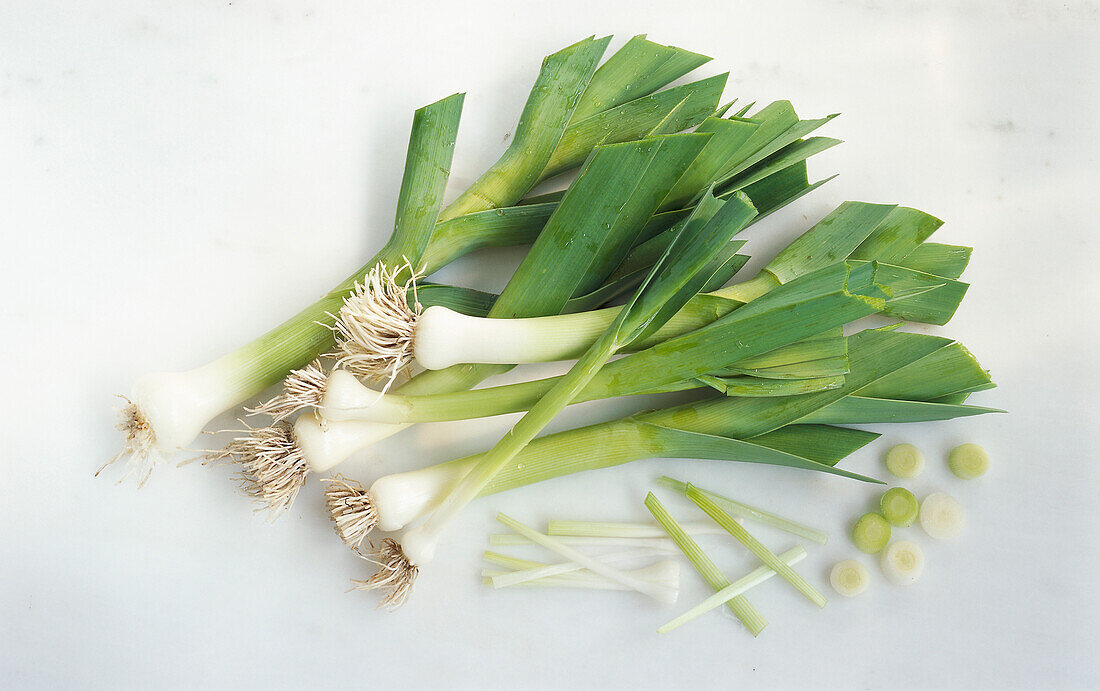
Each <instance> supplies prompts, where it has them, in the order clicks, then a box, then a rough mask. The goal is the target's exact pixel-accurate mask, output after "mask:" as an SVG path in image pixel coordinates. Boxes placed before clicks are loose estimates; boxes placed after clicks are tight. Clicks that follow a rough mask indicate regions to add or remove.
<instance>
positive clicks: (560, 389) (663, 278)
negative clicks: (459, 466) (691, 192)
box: [402, 168, 756, 563]
mask: <svg viewBox="0 0 1100 691" xmlns="http://www.w3.org/2000/svg"><path fill="white" fill-rule="evenodd" d="M682 170H683V168H680V170H679V171H677V177H678V176H679V173H680V172H682ZM673 179H675V178H673ZM653 189H654V190H661V189H662V188H660V187H654V188H653ZM663 189H668V187H667V186H666V187H664V188H663ZM568 196H569V195H566V198H567V199H568ZM659 199H660V197H659V196H658V197H656V198H655V199H653V201H652V203H653V204H654V205H655V204H656V203H657V201H658V200H659ZM562 204H563V206H564V204H565V200H563V202H562ZM655 210H656V209H655V208H653V207H651V208H650V209H649V213H647V214H646V217H648V215H649V214H651V213H653V211H655ZM755 214H756V210H755V209H753V207H752V205H751V204H750V203H749V202H748V198H747V197H741V198H739V199H734V200H731V201H728V202H725V203H722V202H718V201H717V200H714V199H713V198H711V200H710V203H707V202H706V200H704V202H703V203H700V204H699V205H698V206H697V207H696V209H695V211H694V212H693V214H692V216H691V217H689V218H688V220H687V221H686V222H685V223H684V225H683V230H681V233H680V235H679V236H678V237H677V238H676V240H674V241H673V242H672V244H671V245H670V246H669V250H668V252H667V253H666V255H665V257H663V258H662V260H661V262H659V263H658V264H657V265H656V266H655V267H654V269H653V272H652V274H651V275H650V278H649V279H648V280H647V281H646V282H645V283H643V285H642V287H641V288H640V289H639V291H638V292H637V293H636V294H635V295H634V297H633V299H632V300H631V301H630V302H629V303H628V304H627V306H626V307H625V308H624V309H623V310H622V311H621V312H620V313H619V316H618V317H617V318H616V320H615V322H614V323H613V324H612V326H611V327H609V328H608V330H607V331H606V332H605V334H604V336H602V337H600V339H598V340H597V341H596V343H595V344H593V346H592V347H591V348H590V349H589V350H588V352H586V353H585V354H584V355H583V356H582V357H581V358H580V359H579V360H578V361H577V363H576V364H575V365H574V366H573V368H572V369H571V370H570V371H569V373H567V374H566V375H565V376H564V377H563V378H562V379H561V380H559V382H558V383H557V384H556V385H555V386H554V387H553V388H552V389H551V390H550V391H548V392H547V393H546V394H544V395H543V396H542V398H540V399H539V401H538V402H537V403H536V404H535V405H533V406H532V407H531V409H530V410H529V411H528V412H527V413H526V414H525V415H524V416H523V417H522V418H521V419H520V421H519V422H517V423H516V424H515V425H514V426H513V427H512V429H511V430H509V432H508V433H507V434H506V435H505V436H504V438H503V439H502V440H501V441H500V442H498V444H497V445H496V446H494V447H493V448H492V449H490V450H489V451H488V452H487V453H486V454H485V455H483V456H482V458H481V459H480V460H479V461H478V463H477V464H476V465H475V466H474V468H473V469H471V471H470V472H469V473H468V474H467V475H466V476H465V477H464V478H463V479H462V480H461V481H460V482H459V483H458V485H456V486H455V487H454V488H452V489H451V491H450V492H449V493H448V494H447V497H446V498H445V499H444V500H443V502H442V503H441V504H440V505H439V508H438V509H436V510H435V511H434V512H433V513H432V515H431V516H429V517H428V519H427V520H426V521H425V523H424V524H423V525H421V526H419V527H417V528H414V529H413V530H411V531H409V532H408V533H406V534H405V536H404V538H403V540H402V549H403V550H404V551H405V554H406V556H409V557H410V559H411V560H412V562H413V563H423V562H425V561H428V560H430V559H431V556H432V554H433V552H434V548H435V543H436V542H437V541H438V539H439V536H440V535H441V534H442V532H443V530H444V529H445V528H446V526H447V525H449V523H450V522H451V521H452V520H453V519H454V518H455V516H457V514H458V513H459V512H460V511H461V510H462V509H463V508H465V507H466V505H467V504H469V503H470V501H472V500H473V499H474V498H475V497H476V496H477V495H478V494H479V493H480V492H481V491H482V489H484V488H485V486H486V485H487V484H488V483H489V482H491V481H492V479H493V477H495V476H496V475H497V473H499V472H500V471H501V470H502V469H503V468H504V467H505V466H507V464H508V462H509V461H511V460H512V459H514V458H515V456H516V455H517V454H518V453H519V452H520V451H522V450H523V447H524V446H526V445H527V444H528V443H530V442H531V440H532V439H534V438H535V436H536V435H537V434H538V433H539V432H540V431H542V429H543V428H544V427H545V426H546V425H547V424H549V422H550V421H551V420H552V419H553V418H554V417H555V416H557V414H558V413H559V412H561V410H562V409H564V408H565V407H566V406H567V405H569V403H570V402H572V400H573V399H574V398H575V397H576V396H577V395H578V394H579V393H580V392H581V391H582V390H583V389H584V387H585V385H586V384H588V382H589V381H591V380H592V379H593V378H594V377H595V376H596V375H597V374H598V373H599V371H600V368H602V367H603V366H604V364H606V363H607V361H608V360H609V359H610V358H611V356H612V355H614V353H615V352H616V351H618V350H620V349H621V348H623V347H624V346H626V345H628V344H629V343H630V342H631V341H634V340H636V339H638V338H642V337H644V336H645V335H647V334H648V333H651V332H653V331H656V330H657V329H659V328H660V326H661V325H662V323H663V322H664V321H667V319H669V318H670V317H671V316H672V315H674V314H675V313H676V312H677V311H679V309H680V308H681V307H682V306H683V304H684V303H686V302H687V301H688V300H689V299H690V298H691V296H693V295H694V294H695V293H696V292H697V291H698V289H699V288H700V287H701V286H702V285H703V283H705V282H706V280H707V279H708V278H710V276H709V275H705V276H699V272H700V270H701V269H702V268H704V267H705V266H706V265H707V264H708V262H709V261H710V260H711V258H712V257H713V256H714V255H715V254H716V253H717V252H718V251H719V250H720V249H721V248H722V247H723V246H724V245H725V243H727V242H729V240H730V238H731V237H732V236H733V235H734V234H735V233H737V232H739V231H740V230H741V229H743V228H744V227H745V225H746V224H747V223H748V221H749V220H750V219H751V218H752V217H753V216H754V215H755ZM552 221H553V219H551V222H552ZM410 552H411V554H410Z"/></svg>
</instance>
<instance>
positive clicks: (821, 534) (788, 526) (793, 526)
mask: <svg viewBox="0 0 1100 691" xmlns="http://www.w3.org/2000/svg"><path fill="white" fill-rule="evenodd" d="M657 484H658V485H662V486H664V487H668V488H669V489H674V490H676V491H677V492H679V493H680V494H684V495H686V494H687V487H688V483H686V482H681V481H680V480H675V479H673V478H670V477H668V476H667V475H662V476H661V477H660V478H658V479H657ZM695 489H697V490H699V492H700V493H701V494H703V495H705V496H706V497H707V498H709V499H710V500H711V501H713V502H714V503H715V504H717V505H718V506H720V507H722V510H723V511H725V512H726V513H728V514H730V515H732V516H736V517H738V518H747V519H749V520H752V521H756V522H757V523H763V524H764V525H770V526H772V527H773V528H779V529H780V530H783V531H786V532H788V533H790V534H792V535H797V536H799V537H802V538H805V539H807V540H813V541H814V542H816V543H818V544H822V545H824V544H825V543H826V542H828V541H829V534H828V533H826V532H825V531H823V530H818V529H817V528H812V527H810V526H808V525H805V524H804V523H799V522H798V521H795V520H793V519H790V518H785V517H783V516H780V515H779V514H776V513H772V512H771V511H767V510H765V509H761V508H759V507H756V506H750V505H749V504H743V503H741V502H739V501H734V500H733V499H730V498H729V497H723V496H722V495H720V494H715V493H714V492H710V491H708V490H705V489H700V488H698V487H696V488H695Z"/></svg>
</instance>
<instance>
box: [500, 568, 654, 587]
mask: <svg viewBox="0 0 1100 691" xmlns="http://www.w3.org/2000/svg"><path fill="white" fill-rule="evenodd" d="M506 573H508V572H507V571H499V570H494V569H482V571H481V584H482V585H487V586H492V585H493V578H494V577H495V576H500V575H502V574H506ZM514 587H516V588H578V589H582V590H628V591H630V592H634V591H633V590H632V589H631V588H627V587H626V586H625V585H623V584H622V583H616V582H615V581H609V580H607V579H606V578H603V577H596V578H576V577H571V576H554V577H551V578H543V579H541V580H537V581H527V582H525V583H518V584H516V585H515V586H514Z"/></svg>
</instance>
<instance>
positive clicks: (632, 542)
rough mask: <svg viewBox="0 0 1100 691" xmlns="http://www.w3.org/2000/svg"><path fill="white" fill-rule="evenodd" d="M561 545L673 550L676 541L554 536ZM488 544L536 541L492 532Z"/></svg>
mask: <svg viewBox="0 0 1100 691" xmlns="http://www.w3.org/2000/svg"><path fill="white" fill-rule="evenodd" d="M556 539H557V540H558V542H560V543H562V544H563V545H592V546H599V547H649V548H652V549H660V550H664V551H666V552H675V551H676V543H674V542H673V541H672V540H670V539H668V538H659V537H586V536H580V535H563V536H560V537H556ZM489 544H490V545H492V546H494V547H510V546H514V545H533V544H537V543H536V542H534V541H532V540H529V539H527V538H526V537H524V536H522V535H512V534H510V533H494V534H492V535H490V536H489Z"/></svg>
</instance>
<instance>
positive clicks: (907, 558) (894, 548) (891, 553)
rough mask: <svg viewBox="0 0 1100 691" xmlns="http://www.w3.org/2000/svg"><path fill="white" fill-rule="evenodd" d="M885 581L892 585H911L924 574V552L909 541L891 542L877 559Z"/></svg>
mask: <svg viewBox="0 0 1100 691" xmlns="http://www.w3.org/2000/svg"><path fill="white" fill-rule="evenodd" d="M878 563H879V566H881V567H882V573H883V574H884V575H885V576H886V580H888V581H890V582H891V583H893V584H894V585H912V584H913V583H916V582H917V579H919V578H920V576H921V574H922V573H923V572H924V552H922V551H921V548H920V546H919V545H918V544H917V543H915V542H912V541H910V540H898V541H897V542H892V543H890V545H889V546H888V547H887V548H886V549H884V550H883V551H882V554H880V555H879V558H878Z"/></svg>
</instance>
